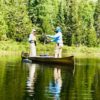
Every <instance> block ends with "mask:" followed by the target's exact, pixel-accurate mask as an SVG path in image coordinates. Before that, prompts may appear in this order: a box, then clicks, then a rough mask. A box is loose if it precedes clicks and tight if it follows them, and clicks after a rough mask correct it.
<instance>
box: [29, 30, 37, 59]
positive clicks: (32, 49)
mask: <svg viewBox="0 0 100 100" xmlns="http://www.w3.org/2000/svg"><path fill="white" fill-rule="evenodd" d="M29 43H30V55H29V56H30V57H35V56H36V30H35V29H33V30H32V32H31V34H30V35H29Z"/></svg>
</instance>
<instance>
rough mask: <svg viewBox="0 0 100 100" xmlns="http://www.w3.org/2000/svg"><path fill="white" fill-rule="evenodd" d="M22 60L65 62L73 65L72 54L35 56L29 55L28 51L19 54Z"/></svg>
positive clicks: (52, 62)
mask: <svg viewBox="0 0 100 100" xmlns="http://www.w3.org/2000/svg"><path fill="white" fill-rule="evenodd" d="M21 57H22V60H23V59H28V60H31V61H32V62H38V63H39V62H42V63H50V64H67V65H74V56H68V57H62V58H55V57H54V56H47V55H40V56H36V57H29V55H28V53H22V54H21Z"/></svg>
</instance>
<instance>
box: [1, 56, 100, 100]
mask: <svg viewBox="0 0 100 100" xmlns="http://www.w3.org/2000/svg"><path fill="white" fill-rule="evenodd" d="M0 100H100V59H86V58H85V59H75V66H74V67H73V66H67V65H64V66H60V65H50V64H49V65H45V64H34V63H33V64H31V63H21V59H20V58H18V57H0Z"/></svg>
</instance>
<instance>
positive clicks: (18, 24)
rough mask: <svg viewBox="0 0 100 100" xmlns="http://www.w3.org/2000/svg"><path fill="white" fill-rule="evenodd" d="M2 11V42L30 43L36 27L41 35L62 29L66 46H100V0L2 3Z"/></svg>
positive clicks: (41, 0) (0, 27)
mask: <svg viewBox="0 0 100 100" xmlns="http://www.w3.org/2000/svg"><path fill="white" fill-rule="evenodd" d="M0 9H1V11H0V40H2V39H4V40H7V38H10V39H14V40H16V41H26V40H27V38H28V34H29V33H30V31H31V29H32V27H33V26H34V28H35V29H36V30H38V32H39V34H43V33H45V34H54V30H55V28H56V26H60V27H61V28H62V33H63V39H64V44H67V45H70V46H71V45H74V46H80V45H86V46H97V44H100V25H99V23H100V0H98V1H97V2H94V1H92V0H87V1H84V0H18V1H15V0H5V1H3V0H2V1H0Z"/></svg>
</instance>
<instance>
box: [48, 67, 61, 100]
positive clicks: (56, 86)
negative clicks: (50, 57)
mask: <svg viewBox="0 0 100 100" xmlns="http://www.w3.org/2000/svg"><path fill="white" fill-rule="evenodd" d="M61 87H62V78H61V69H60V68H54V83H52V82H50V85H49V92H50V93H51V94H53V95H54V100H60V97H59V96H60V92H61Z"/></svg>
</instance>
